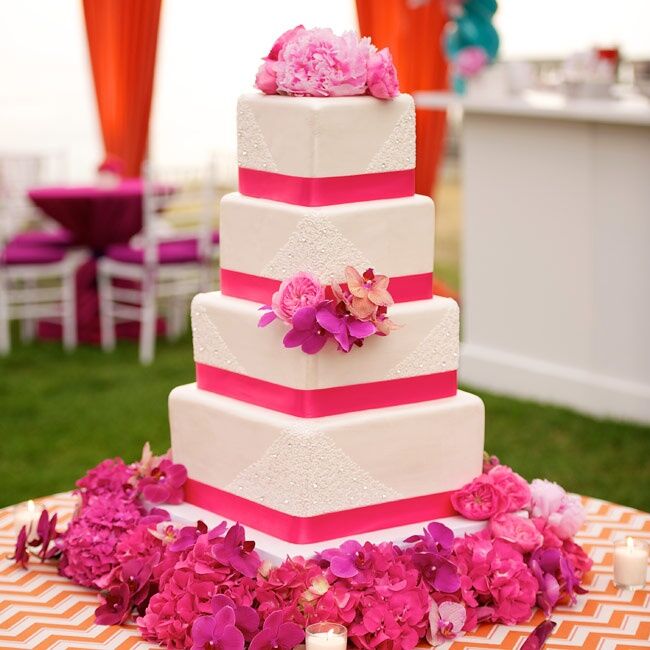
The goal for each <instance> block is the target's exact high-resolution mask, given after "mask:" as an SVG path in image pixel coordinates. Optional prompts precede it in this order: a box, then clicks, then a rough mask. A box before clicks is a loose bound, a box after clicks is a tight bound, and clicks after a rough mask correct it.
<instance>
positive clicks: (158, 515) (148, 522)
mask: <svg viewBox="0 0 650 650" xmlns="http://www.w3.org/2000/svg"><path fill="white" fill-rule="evenodd" d="M163 521H171V516H170V514H169V513H168V512H167V510H163V509H162V508H151V510H149V512H148V513H147V514H146V515H145V516H144V517H142V519H140V524H141V525H144V526H147V528H151V527H152V526H157V525H158V524H159V523H161V522H163Z"/></svg>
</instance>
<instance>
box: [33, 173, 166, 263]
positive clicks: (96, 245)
mask: <svg viewBox="0 0 650 650" xmlns="http://www.w3.org/2000/svg"><path fill="white" fill-rule="evenodd" d="M142 188H143V185H142V181H141V180H139V179H134V180H126V181H123V182H122V183H120V184H119V185H117V186H116V187H94V186H79V187H39V188H33V189H31V190H30V191H29V192H28V195H29V198H30V199H31V200H32V202H33V203H34V204H35V205H37V206H38V207H39V208H40V209H41V210H43V212H45V214H47V215H48V216H49V217H51V218H52V219H54V220H55V221H57V222H58V223H60V224H61V225H62V226H63V227H64V228H67V229H68V230H69V231H70V232H72V234H73V235H74V236H75V241H76V243H78V244H81V245H83V246H88V247H90V248H92V249H93V250H94V251H96V252H101V251H103V250H104V249H105V248H106V247H107V246H109V245H110V244H120V243H124V242H127V241H128V240H129V239H130V238H131V237H133V235H135V234H136V233H138V232H139V231H140V230H141V229H142ZM157 191H159V192H161V193H165V194H166V193H171V188H168V187H164V186H160V187H159V188H157Z"/></svg>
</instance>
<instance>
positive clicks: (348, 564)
mask: <svg viewBox="0 0 650 650" xmlns="http://www.w3.org/2000/svg"><path fill="white" fill-rule="evenodd" d="M320 555H321V557H322V558H323V559H324V560H327V561H328V562H329V565H330V566H329V568H330V571H331V572H332V573H333V574H334V575H335V576H336V577H337V578H354V577H355V576H356V575H358V574H359V573H360V572H361V571H363V570H364V569H367V568H368V566H369V563H370V558H369V557H367V555H366V553H365V552H364V548H363V546H362V545H361V544H359V542H357V541H356V540H354V539H349V540H348V541H346V542H343V544H341V546H339V547H338V548H330V549H326V550H325V551H323V552H322V553H321V554H320Z"/></svg>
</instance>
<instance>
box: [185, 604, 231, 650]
mask: <svg viewBox="0 0 650 650" xmlns="http://www.w3.org/2000/svg"><path fill="white" fill-rule="evenodd" d="M206 648H214V650H244V635H243V634H242V633H241V631H240V630H238V629H237V626H236V625H235V611H234V609H233V608H232V607H228V606H226V607H222V608H221V609H220V610H219V611H218V612H217V613H216V614H213V615H212V616H199V617H198V618H197V619H196V620H195V621H194V623H192V650H205V649H206Z"/></svg>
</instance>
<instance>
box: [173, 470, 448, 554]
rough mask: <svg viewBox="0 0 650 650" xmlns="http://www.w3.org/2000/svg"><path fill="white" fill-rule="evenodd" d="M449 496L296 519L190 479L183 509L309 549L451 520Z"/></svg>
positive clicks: (411, 499) (436, 496) (419, 498)
mask: <svg viewBox="0 0 650 650" xmlns="http://www.w3.org/2000/svg"><path fill="white" fill-rule="evenodd" d="M341 480H345V477H341ZM451 494H452V493H451V492H440V493H438V494H427V495H425V496H420V497H412V498H410V499H400V500H398V501H389V502H388V503H378V504H375V505H371V506H362V507H360V508H352V509H350V510H340V511H338V512H328V513H327V514H324V515H316V516H314V517H296V516H294V515H288V514H286V513H285V512H280V511H279V510H274V509H273V508H269V507H268V506H263V505H261V504H259V503H255V502H254V501H249V500H248V499H244V498H243V497H240V496H237V495H235V494H231V493H230V492H225V491H224V490H220V489H219V488H216V487H212V486H210V485H206V484H205V483H201V482H199V481H195V480H193V479H188V480H187V482H186V483H185V501H186V502H187V503H191V504H192V505H195V506H198V507H200V508H204V509H205V510H209V511H210V512H213V513H215V514H218V515H220V516H221V517H225V518H226V519H232V520H234V521H238V522H239V523H241V524H244V525H246V526H251V527H252V528H255V529H256V530H259V531H262V532H263V533H267V534H269V535H272V536H273V537H278V538H280V539H283V540H285V541H287V542H293V543H294V544H311V543H313V542H322V541H325V540H330V539H335V538H337V537H350V536H352V535H358V534H359V533H368V532H371V531H373V530H383V529H384V528H393V527H394V526H404V525H407V524H416V523H418V522H421V521H431V520H433V519H440V518H442V517H451V516H452V515H454V514H456V513H455V511H454V509H453V508H452V505H451V500H450V499H451ZM386 541H389V540H386Z"/></svg>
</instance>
